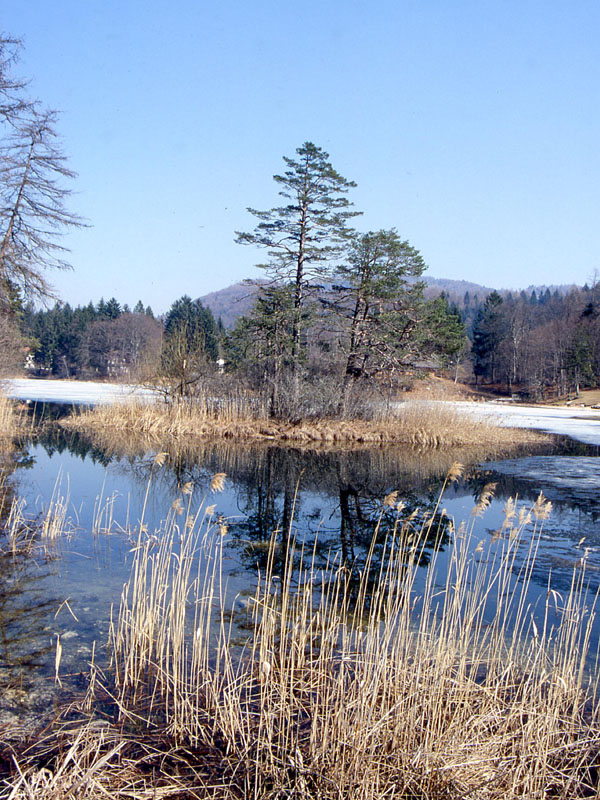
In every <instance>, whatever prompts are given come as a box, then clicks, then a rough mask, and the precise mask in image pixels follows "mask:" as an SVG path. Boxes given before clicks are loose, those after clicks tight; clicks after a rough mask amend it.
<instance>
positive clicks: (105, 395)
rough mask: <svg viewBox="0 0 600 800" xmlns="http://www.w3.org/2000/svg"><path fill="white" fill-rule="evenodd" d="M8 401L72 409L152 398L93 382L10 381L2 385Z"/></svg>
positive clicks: (137, 390) (130, 388) (125, 387)
mask: <svg viewBox="0 0 600 800" xmlns="http://www.w3.org/2000/svg"><path fill="white" fill-rule="evenodd" d="M2 389H3V391H4V392H5V394H7V395H8V396H9V397H13V398H15V399H17V400H25V401H30V402H32V403H72V404H73V405H89V406H96V405H104V404H107V403H119V402H123V401H125V400H130V399H131V398H133V397H135V398H137V399H148V398H150V397H152V395H153V392H152V390H151V389H144V388H142V387H141V386H134V385H131V384H120V383H96V382H95V381H57V380H46V379H36V378H14V379H11V380H6V381H2Z"/></svg>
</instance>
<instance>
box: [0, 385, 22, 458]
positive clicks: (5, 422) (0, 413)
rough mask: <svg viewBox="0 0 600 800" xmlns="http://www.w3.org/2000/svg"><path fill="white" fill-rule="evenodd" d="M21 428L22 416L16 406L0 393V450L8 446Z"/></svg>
mask: <svg viewBox="0 0 600 800" xmlns="http://www.w3.org/2000/svg"><path fill="white" fill-rule="evenodd" d="M21 426H22V414H21V413H20V412H19V411H18V410H17V407H16V404H15V402H14V401H13V400H10V399H9V398H8V397H6V395H4V394H2V393H1V392H0V449H2V450H5V449H6V448H7V447H9V446H10V444H11V442H12V440H13V439H14V437H15V436H16V435H17V433H19V430H20V429H21Z"/></svg>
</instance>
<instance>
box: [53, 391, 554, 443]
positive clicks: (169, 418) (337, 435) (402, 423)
mask: <svg viewBox="0 0 600 800" xmlns="http://www.w3.org/2000/svg"><path fill="white" fill-rule="evenodd" d="M236 413H237V412H236ZM61 425H62V426H64V427H65V428H67V429H71V430H76V431H79V432H81V433H83V434H86V435H89V436H91V437H92V438H93V439H94V441H96V442H97V443H98V444H99V445H101V446H104V447H109V448H110V447H114V446H115V445H116V443H117V442H118V441H121V442H124V441H126V442H128V443H129V446H130V447H134V448H135V447H143V446H144V445H145V446H154V447H157V446H160V447H161V448H163V449H168V448H169V447H171V446H172V444H173V442H180V443H183V442H193V441H202V440H206V439H211V438H213V439H214V438H219V439H228V440H234V439H235V440H246V441H252V440H255V441H256V440H263V441H271V442H279V443H283V444H285V443H290V444H294V445H302V446H309V447H323V446H324V447H338V448H339V447H359V448H360V447H372V446H378V445H389V444H403V445H407V446H409V447H412V448H414V449H417V450H419V451H422V452H424V451H427V450H436V449H449V448H456V447H478V448H481V447H485V448H486V449H487V450H488V452H490V451H491V452H498V451H501V450H503V449H504V450H506V449H507V448H510V447H514V446H515V445H519V444H524V443H532V442H540V441H543V440H544V439H547V437H544V436H543V435H542V434H539V433H536V432H534V431H530V430H514V429H507V428H502V427H498V426H496V425H494V424H493V423H492V422H489V421H486V420H481V419H475V418H473V417H472V416H470V415H469V414H468V413H461V412H459V411H457V410H456V409H454V408H452V407H451V406H449V405H445V404H443V403H425V402H413V403H407V404H405V405H403V406H401V407H399V408H398V409H397V410H393V411H388V412H384V411H383V410H380V411H378V413H377V414H376V415H375V417H374V418H373V419H372V420H368V421H366V420H358V419H354V420H344V419H322V420H314V419H312V420H305V421H302V420H301V421H298V422H295V423H291V422H281V421H277V420H271V419H267V418H266V417H265V416H264V415H262V414H258V415H256V416H252V415H247V414H246V415H241V414H240V415H239V416H236V414H235V413H232V412H231V409H230V408H225V409H223V412H222V413H221V409H220V408H219V407H216V408H215V407H213V408H212V410H211V411H210V413H209V412H208V411H207V408H206V406H205V405H204V404H202V403H200V404H197V403H191V402H190V403H188V402H182V403H175V404H171V405H166V404H158V403H146V404H140V403H126V404H125V403H123V404H115V405H111V406H101V407H97V408H94V409H92V410H88V411H82V412H80V413H77V414H74V415H73V416H71V417H68V418H66V419H64V420H61Z"/></svg>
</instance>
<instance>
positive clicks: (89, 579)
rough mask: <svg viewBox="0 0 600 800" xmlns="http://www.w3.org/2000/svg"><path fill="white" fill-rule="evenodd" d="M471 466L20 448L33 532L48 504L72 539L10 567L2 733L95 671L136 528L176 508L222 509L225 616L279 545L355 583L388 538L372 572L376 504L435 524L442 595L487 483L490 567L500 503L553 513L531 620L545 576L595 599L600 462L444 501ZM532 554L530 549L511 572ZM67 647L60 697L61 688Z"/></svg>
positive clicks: (274, 453) (586, 452)
mask: <svg viewBox="0 0 600 800" xmlns="http://www.w3.org/2000/svg"><path fill="white" fill-rule="evenodd" d="M463 455H464V454H462V455H461V454H456V453H454V454H447V455H444V454H433V455H431V454H429V455H426V454H418V453H414V452H411V451H406V450H402V449H398V448H387V449H383V450H365V451H361V452H342V453H340V452H318V453H317V452H307V451H301V450H298V449H282V448H278V447H273V446H271V447H269V446H262V447H256V446H253V447H249V446H243V445H235V446H234V445H231V444H228V445H223V444H217V443H213V444H210V445H207V446H205V447H203V448H201V449H197V450H195V451H194V452H193V453H187V454H185V453H184V454H181V453H180V454H176V455H170V456H167V457H166V458H165V459H164V463H163V459H162V457H161V458H158V459H156V457H155V456H156V454H155V453H145V454H136V455H131V454H119V453H113V454H108V453H106V452H102V451H100V450H97V449H95V448H93V447H91V446H90V445H89V444H86V442H85V441H84V440H82V439H80V438H79V437H77V436H71V437H68V438H67V437H66V436H64V435H63V434H61V433H60V432H58V431H54V432H52V433H50V434H47V435H46V436H45V437H43V438H41V439H38V440H37V441H36V442H34V443H30V444H26V445H24V446H23V448H22V450H21V451H20V452H19V453H18V455H17V459H16V468H15V470H14V472H13V474H12V476H11V479H10V480H11V482H12V487H13V491H14V493H15V494H16V495H17V496H19V497H21V498H23V499H24V501H25V503H26V512H27V514H28V515H29V516H30V517H32V518H35V517H42V516H43V514H44V513H45V512H46V511H47V509H48V507H49V505H50V504H52V503H58V504H59V506H60V505H62V506H63V507H64V508H65V509H66V512H65V513H66V516H65V523H64V525H63V528H64V531H65V532H64V533H63V534H62V535H61V536H59V537H58V538H57V539H56V540H53V541H47V542H46V543H45V545H44V546H43V547H41V548H39V549H37V550H36V552H35V553H34V554H33V555H31V556H28V557H27V558H20V559H15V558H12V557H7V556H4V557H2V563H1V564H0V568H1V575H0V637H1V638H0V680H1V682H2V685H3V687H5V691H3V693H2V695H1V698H2V699H0V719H3V720H4V721H14V720H16V719H22V718H24V717H25V718H26V717H27V715H35V714H39V713H41V712H42V711H44V712H48V708H49V707H50V706H51V705H52V704H53V703H55V702H57V701H58V699H59V696H60V698H61V699H64V697H65V695H66V696H68V695H69V693H71V694H74V693H76V692H77V691H78V690H80V689H82V688H84V686H85V681H86V678H85V675H86V673H87V672H88V670H89V664H90V661H91V659H92V657H93V658H94V661H95V663H97V664H98V665H99V666H102V665H103V663H104V661H103V659H105V646H106V642H107V638H108V631H109V626H110V621H111V609H113V612H112V613H113V614H114V613H115V612H117V613H118V606H119V600H120V596H121V592H122V589H123V585H124V583H125V582H126V581H127V579H128V577H129V570H130V567H131V563H132V558H133V550H134V548H135V546H136V542H137V535H138V532H139V530H140V526H143V530H146V529H147V531H148V535H153V534H156V536H157V537H159V536H160V535H161V530H162V529H164V520H165V518H166V516H167V515H168V514H169V513H173V511H172V509H173V505H174V504H175V506H176V507H177V504H178V503H180V502H181V501H182V499H183V500H184V501H185V503H186V504H187V503H188V502H191V507H193V508H194V509H196V508H199V507H201V506H204V508H205V509H206V508H207V507H214V508H213V509H212V511H211V512H210V520H211V522H212V524H213V525H214V526H215V527H218V529H219V531H220V532H221V534H222V538H223V546H224V554H225V561H224V570H225V574H226V577H227V596H226V602H227V603H228V604H233V603H234V601H235V602H236V603H237V604H238V605H243V603H244V599H245V598H246V597H247V596H248V595H249V594H251V593H252V592H253V589H254V585H255V579H256V574H257V571H258V570H260V569H261V568H264V566H265V562H266V558H267V546H268V543H269V542H270V541H271V538H272V537H273V536H275V538H276V540H277V542H278V545H279V546H280V548H281V550H282V552H283V549H284V548H285V547H286V546H289V543H290V541H292V540H294V541H296V542H298V543H300V544H305V545H307V548H306V549H307V551H310V552H311V554H312V553H314V554H315V555H314V557H315V558H316V560H317V564H323V565H325V564H326V563H327V560H328V559H331V558H335V559H338V561H339V560H342V561H344V563H345V564H346V565H348V568H349V569H350V570H351V571H354V572H355V573H356V574H358V573H359V572H360V569H361V566H362V565H363V564H364V562H365V558H366V556H367V553H368V551H369V548H370V546H371V544H372V542H373V537H374V536H375V535H377V536H378V537H379V538H378V540H377V541H376V547H375V551H374V552H375V558H377V554H378V552H381V550H382V547H383V544H382V543H383V538H384V536H385V532H386V530H388V529H389V526H390V525H393V521H394V515H395V514H396V513H397V512H396V511H394V510H393V509H391V508H389V507H387V506H385V505H384V504H383V499H384V498H385V497H386V496H387V495H389V493H390V492H393V491H395V492H397V493H398V495H397V499H398V500H400V501H402V502H403V503H404V504H405V505H404V508H403V509H402V515H403V516H404V518H408V517H409V516H411V515H412V519H413V524H414V525H415V527H416V528H418V527H419V526H421V525H422V523H423V520H426V519H429V520H431V519H433V520H434V521H435V524H434V525H433V530H434V531H435V535H432V536H431V537H430V538H431V541H429V542H427V545H426V547H425V548H424V549H423V551H422V554H421V562H420V563H421V567H420V570H421V571H422V573H423V575H424V573H425V570H427V565H428V562H429V561H430V558H431V556H432V553H433V549H434V547H438V548H440V549H441V553H440V555H439V557H438V560H437V568H438V569H439V570H440V582H442V581H443V578H444V575H443V571H444V565H445V563H446V561H445V559H447V557H448V553H449V552H450V551H451V548H452V546H453V537H454V536H455V533H454V530H455V529H456V528H457V527H458V526H459V523H460V521H461V520H471V519H473V518H472V517H471V512H472V510H473V507H474V505H475V503H476V502H477V499H478V497H479V496H480V494H481V492H482V490H483V488H484V487H485V486H487V485H488V484H490V483H492V484H495V488H494V499H493V500H492V502H491V504H490V507H489V508H488V509H487V511H486V513H485V515H484V516H483V517H482V518H481V519H473V522H472V523H470V524H473V525H474V526H475V529H474V537H473V541H474V549H473V554H472V555H473V558H477V557H481V556H479V555H478V552H479V551H480V549H481V545H480V543H481V542H482V543H483V544H484V546H485V549H486V550H487V548H488V546H489V544H490V542H491V541H492V540H493V539H494V537H495V535H496V533H497V531H498V529H499V528H500V527H501V526H502V521H503V518H504V512H503V509H504V507H505V503H506V500H507V498H509V497H513V498H517V502H518V504H519V505H522V506H530V505H531V504H532V503H533V502H534V501H535V499H536V498H537V496H538V494H539V492H540V491H543V493H544V495H545V496H546V497H547V498H548V499H550V500H551V501H552V503H553V512H552V515H551V516H550V518H549V519H548V520H547V521H545V522H544V528H543V532H542V535H541V540H540V544H539V552H538V558H537V561H536V565H535V569H534V571H533V580H532V586H531V590H530V592H529V597H528V599H529V601H530V602H531V607H532V609H535V607H536V604H538V603H539V602H540V600H541V599H542V598H545V597H546V595H547V592H548V581H549V575H551V583H552V587H553V588H554V589H556V590H557V591H559V592H560V591H564V590H566V589H568V587H569V585H570V581H571V578H572V574H573V569H574V567H576V565H577V564H578V563H580V562H581V559H582V558H583V559H584V560H585V563H586V570H587V580H588V582H589V590H590V593H593V592H595V591H596V590H597V589H598V588H599V587H600V492H599V491H598V490H599V488H600V459H598V458H597V455H598V448H593V447H587V446H585V445H583V444H577V443H575V442H572V441H568V440H564V439H563V440H562V441H560V442H559V441H557V442H556V443H555V444H553V445H552V446H548V448H546V450H544V451H540V450H538V451H537V452H535V453H528V454H525V455H523V456H522V457H520V458H512V459H505V460H496V461H490V462H487V463H467V464H466V470H465V473H464V475H463V477H462V478H461V479H460V480H459V481H458V482H456V483H453V484H451V485H449V486H447V487H446V488H445V491H444V494H443V497H442V498H441V500H440V492H441V490H442V487H443V485H444V478H445V475H446V473H447V470H448V468H449V467H450V465H451V463H452V462H453V461H454V460H456V459H457V458H458V459H459V460H465V458H463ZM467 462H468V459H467ZM216 473H225V475H226V478H225V482H224V488H223V490H222V491H213V490H212V489H211V479H212V477H213V476H214V475H215V474H216ZM184 487H185V495H184V494H182V489H183V488H184ZM190 490H191V491H192V494H191V500H190V499H189V498H190V495H189V494H187V493H188V492H189V491H190ZM183 527H184V526H183V525H182V528H183ZM377 531H378V533H376V532H377ZM308 545H309V546H308ZM527 547H528V545H527V541H526V540H525V541H524V543H523V546H522V549H523V553H522V554H521V555H519V557H518V558H517V561H516V563H515V567H516V569H517V570H518V568H519V562H520V559H522V558H525V553H526V550H527ZM416 590H417V591H418V585H417V586H416ZM490 613H493V610H491V612H490ZM59 641H60V648H61V650H62V655H61V659H60V666H59V677H60V681H61V684H62V685H59V683H58V682H57V679H56V676H55V659H56V650H57V643H58V642H59Z"/></svg>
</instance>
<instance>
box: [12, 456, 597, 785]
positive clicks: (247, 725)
mask: <svg viewBox="0 0 600 800" xmlns="http://www.w3.org/2000/svg"><path fill="white" fill-rule="evenodd" d="M458 473H459V469H458V468H455V469H453V470H452V471H451V473H450V475H449V480H452V479H453V478H455V477H456V476H457V475H458ZM219 483H222V476H219V478H218V480H216V481H215V483H214V488H215V489H218V488H219ZM190 491H191V487H190V486H185V487H183V490H182V494H181V496H180V497H179V498H178V499H177V500H176V502H175V503H174V505H173V508H172V509H171V511H170V514H169V516H168V519H167V521H166V524H165V527H164V530H163V531H161V532H160V535H158V536H157V535H155V534H150V533H148V532H146V530H145V526H144V523H143V521H142V522H141V524H140V526H139V531H138V538H137V543H136V545H135V548H134V550H135V558H134V562H133V565H132V571H131V577H130V580H129V581H128V583H127V584H126V586H125V587H124V589H123V594H122V598H121V603H120V609H119V612H118V615H117V616H116V617H115V619H114V623H113V626H112V631H111V636H110V648H111V652H112V675H113V682H112V683H108V681H107V680H106V679H105V685H104V692H105V694H104V697H106V693H109V694H110V696H111V698H112V702H113V703H114V704H115V706H116V709H117V710H118V717H119V720H118V721H117V720H113V722H112V723H109V722H107V721H105V722H103V723H102V724H100V723H98V722H96V723H93V724H92V725H91V726H88V727H86V728H85V729H84V731H83V732H82V730H78V731H72V732H71V733H70V734H69V735H65V734H63V738H62V740H61V741H62V745H61V747H62V752H61V750H60V748H57V747H54V750H53V751H52V758H50V757H49V755H48V752H46V756H45V759H46V760H45V766H44V767H43V768H42V769H40V767H39V748H38V764H37V766H36V765H35V764H34V763H33V762H32V763H30V764H28V763H27V759H26V758H25V759H24V760H21V761H20V762H19V761H18V760H17V763H19V769H18V772H17V774H16V775H15V778H14V779H13V781H12V783H11V784H10V785H11V794H10V795H9V796H10V797H11V798H14V800H17V798H25V797H33V796H35V797H36V800H45V799H46V798H56V797H59V796H61V797H62V796H69V797H77V798H79V797H81V798H83V797H90V796H107V795H110V796H112V797H123V798H124V797H167V796H175V797H202V798H207V797H215V798H241V797H245V798H284V797H285V798H288V797H289V798H291V797H293V798H316V797H318V798H336V800H338V799H339V798H361V800H362V799H364V800H381V799H383V798H413V800H414V799H417V798H420V799H421V800H424V798H428V799H433V800H435V799H439V800H441V799H442V798H444V799H445V800H454V799H455V800H459V798H460V800H463V799H464V798H477V799H478V800H492V798H498V799H499V798H503V799H504V798H540V800H541V798H564V800H567V798H569V799H572V798H577V797H598V796H599V789H598V775H597V766H598V755H599V752H600V727H599V720H598V704H597V700H598V696H597V689H598V682H597V678H596V677H595V675H594V674H593V673H592V675H591V676H590V674H589V672H588V669H587V665H588V663H589V656H590V652H589V648H590V636H591V630H592V624H593V620H594V613H595V612H594V603H595V600H594V598H589V597H588V596H587V593H586V585H587V577H586V563H585V558H584V559H582V561H581V563H580V564H579V565H578V566H577V568H576V569H575V570H574V572H573V577H572V583H571V587H570V591H569V592H568V594H567V595H566V596H565V595H561V594H559V593H558V592H555V591H554V590H553V589H552V586H551V585H549V587H548V592H547V596H546V597H545V600H543V601H542V606H543V607H542V608H538V609H535V614H534V609H533V608H532V607H531V605H530V599H529V598H530V595H529V588H530V584H531V580H532V574H533V570H534V567H535V563H536V554H537V546H538V542H539V538H540V535H541V531H542V525H543V520H544V518H545V517H546V516H547V515H548V513H549V510H550V509H549V504H548V503H547V502H546V501H545V500H544V499H543V498H541V497H540V498H539V500H538V501H537V503H536V504H535V505H534V506H533V507H532V508H521V509H519V508H517V506H516V504H514V503H512V502H509V503H507V505H506V509H505V520H504V523H503V525H502V527H501V529H500V530H498V531H496V533H495V534H494V536H493V537H490V538H489V541H488V542H486V543H483V542H478V541H476V540H475V538H474V537H475V532H474V531H475V529H474V522H473V520H474V519H475V518H476V517H477V516H478V515H480V514H483V513H484V512H485V507H486V505H487V504H488V503H489V499H490V490H489V489H486V490H485V491H484V492H483V493H482V495H481V497H480V500H479V502H478V504H477V506H476V508H475V509H474V516H473V518H472V519H471V520H470V521H469V522H467V523H463V524H461V525H460V526H459V527H458V528H457V529H456V530H454V532H453V533H454V546H453V547H452V549H451V551H450V553H449V554H448V555H447V556H444V557H446V558H447V563H446V564H444V565H443V569H442V561H441V558H442V555H441V554H440V553H437V554H435V555H434V556H433V563H432V564H431V566H430V568H429V570H428V571H427V573H426V576H425V577H424V578H423V573H422V571H421V570H420V569H419V567H418V566H417V565H418V563H419V560H420V559H419V556H420V554H421V551H422V549H423V547H424V546H425V542H426V541H427V539H430V538H431V531H430V530H428V525H429V526H430V525H432V524H433V523H432V522H428V523H425V525H424V526H423V528H422V529H421V530H420V531H415V529H414V527H413V525H412V524H411V522H410V520H405V519H404V518H403V517H402V513H401V510H402V504H401V503H400V502H399V501H398V498H397V496H396V495H395V493H393V494H391V495H389V496H388V497H387V498H385V504H386V505H387V506H388V507H392V508H395V509H396V510H397V512H398V521H397V525H396V526H395V528H394V529H393V530H392V531H391V532H390V534H389V535H388V538H387V541H386V546H385V558H384V559H382V560H381V561H376V560H375V553H374V550H373V551H372V552H370V553H369V556H368V558H367V562H366V566H365V568H364V570H363V572H362V575H361V579H360V581H359V583H358V585H356V584H355V583H353V582H350V579H349V573H348V571H347V569H346V567H345V565H344V564H343V563H342V562H340V561H339V560H338V559H337V558H334V557H332V559H331V561H330V563H329V564H328V565H327V566H326V567H325V568H322V569H317V567H316V566H315V561H314V559H311V557H310V556H311V553H302V549H303V545H302V543H300V542H296V543H294V542H293V541H292V542H290V543H289V547H288V548H287V558H286V560H285V566H284V571H283V573H281V572H279V573H278V574H277V575H276V574H275V572H274V564H275V553H276V550H277V547H276V542H275V539H274V540H273V543H272V547H271V550H270V558H269V564H268V567H267V569H266V571H265V572H264V574H260V575H259V576H258V580H257V587H256V591H255V593H254V595H253V597H252V599H251V602H250V603H249V604H244V603H242V602H241V601H240V599H236V600H235V602H234V603H233V608H231V607H229V598H230V592H229V589H228V586H227V579H226V577H225V572H224V561H223V559H224V537H226V536H227V526H226V523H225V522H224V521H223V520H221V519H219V518H215V515H214V507H210V506H209V507H204V508H201V509H200V510H197V509H195V506H194V503H193V499H192V495H191V494H190ZM299 553H301V554H302V555H303V556H305V558H303V559H298V558H297V556H298V554H299ZM299 563H301V564H303V566H302V567H301V568H300V570H299V572H298V564H299ZM236 609H237V610H236ZM244 631H245V637H246V639H245V644H243V645H240V644H239V637H240V635H241V634H243V633H244ZM234 642H235V643H236V645H235V646H234ZM89 701H90V698H88V702H89ZM94 726H95V727H94ZM57 751H58V752H59V755H58V756H57ZM52 759H54V760H52ZM69 760H70V763H69ZM52 765H53V766H52ZM94 792H96V794H94Z"/></svg>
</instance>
